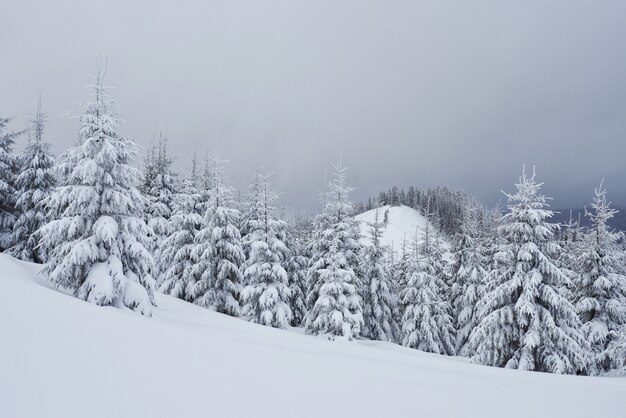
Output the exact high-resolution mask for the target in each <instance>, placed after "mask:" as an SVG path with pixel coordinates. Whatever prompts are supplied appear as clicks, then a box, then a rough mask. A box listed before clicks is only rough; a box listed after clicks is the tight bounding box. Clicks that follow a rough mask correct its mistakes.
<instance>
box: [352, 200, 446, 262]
mask: <svg viewBox="0 0 626 418" xmlns="http://www.w3.org/2000/svg"><path fill="white" fill-rule="evenodd" d="M378 211H379V212H378V213H379V215H378V216H379V217H380V219H379V222H383V220H384V219H385V213H386V214H387V223H386V225H385V227H384V228H383V236H382V238H381V243H382V245H386V246H388V247H389V248H392V249H393V251H394V252H396V253H397V254H401V252H402V242H403V241H404V240H405V239H406V240H407V245H409V248H408V250H410V249H411V247H410V246H412V245H413V239H414V237H415V235H416V234H417V237H418V241H420V242H421V237H423V235H424V231H425V230H426V225H427V224H428V220H426V218H425V217H424V216H422V215H421V214H420V213H419V212H418V211H417V210H415V209H413V208H410V207H408V206H381V207H380V208H379V209H378ZM375 216H376V210H375V209H372V210H369V211H367V212H363V213H361V214H359V215H357V216H356V217H355V218H356V220H357V221H359V223H360V225H361V235H362V236H363V243H364V244H366V245H367V244H368V243H369V238H368V237H369V234H370V232H369V231H370V227H369V224H370V223H372V222H374V217H375ZM428 225H429V228H430V232H431V233H433V234H434V231H435V228H434V227H433V225H432V224H428ZM441 243H442V245H443V247H444V248H445V247H449V245H448V244H447V243H446V242H444V240H443V238H442V239H441Z"/></svg>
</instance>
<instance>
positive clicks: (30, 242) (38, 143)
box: [8, 98, 56, 263]
mask: <svg viewBox="0 0 626 418" xmlns="http://www.w3.org/2000/svg"><path fill="white" fill-rule="evenodd" d="M45 123H46V114H45V113H43V112H42V111H41V98H40V99H39V101H38V103H37V113H35V115H34V117H33V118H32V119H30V120H29V121H28V125H29V126H28V132H29V142H28V145H27V146H26V148H25V149H24V151H23V152H22V154H21V155H20V156H19V165H20V167H21V172H20V174H19V175H18V176H17V179H16V180H15V187H16V189H17V195H16V196H17V200H16V206H17V208H18V212H19V217H18V218H17V221H16V222H15V224H14V225H13V233H12V235H11V240H10V242H11V248H9V250H8V253H9V254H11V255H12V256H13V257H16V258H19V259H21V260H24V261H31V262H35V263H41V262H43V261H44V258H43V257H42V254H41V253H40V248H38V244H39V239H38V237H37V236H36V234H35V231H37V230H38V229H39V228H41V227H42V226H43V225H44V224H45V223H46V209H45V207H44V204H43V202H44V201H45V199H46V198H47V197H48V196H49V195H50V192H51V191H52V190H53V189H54V187H55V186H56V179H55V176H54V175H53V173H52V168H53V166H54V157H53V156H52V154H51V153H50V144H49V143H48V142H45V141H44V139H43V133H44V128H45Z"/></svg>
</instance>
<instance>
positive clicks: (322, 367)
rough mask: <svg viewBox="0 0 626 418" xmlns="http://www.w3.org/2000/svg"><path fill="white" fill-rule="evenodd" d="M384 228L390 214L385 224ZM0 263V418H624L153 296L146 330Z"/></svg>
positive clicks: (380, 346) (615, 381)
mask: <svg viewBox="0 0 626 418" xmlns="http://www.w3.org/2000/svg"><path fill="white" fill-rule="evenodd" d="M392 216H393V213H392ZM39 268H40V267H39V266H38V265H35V264H28V263H23V262H19V261H16V260H14V259H13V258H11V257H9V256H6V255H2V254H0V271H2V274H1V275H0V288H1V289H2V291H1V292H0V335H1V338H2V339H1V343H0V416H1V417H11V418H20V417H43V416H45V417H63V418H71V417H80V418H84V417H107V418H108V417H116V418H117V417H133V418H136V417H144V416H145V417H265V416H267V417H296V416H297V417H355V416H358V417H377V418H379V417H416V416H421V417H460V416H464V417H467V416H476V417H503V416H506V417H509V418H514V417H520V418H521V417H524V418H526V417H529V416H549V417H568V418H574V417H581V418H582V417H605V418H607V417H623V416H625V415H626V397H625V396H624V393H626V379H624V378H592V377H577V376H559V375H550V374H542V373H532V372H520V371H516V370H503V369H497V368H490V367H485V366H480V365H474V364H470V363H468V362H466V361H465V360H464V359H460V358H451V357H442V356H437V355H433V354H426V353H422V352H419V351H416V350H411V349H407V348H404V347H400V346H397V345H394V344H390V343H382V342H373V341H362V342H359V341H353V342H345V341H334V342H332V341H327V340H324V339H322V338H315V337H310V336H306V335H302V334H301V332H300V330H294V329H292V330H287V331H286V330H279V329H273V328H268V327H264V326H261V325H255V324H251V323H248V322H245V321H242V320H240V319H235V318H231V317H229V316H226V315H222V314H218V313H215V312H211V311H208V310H206V309H203V308H200V307H197V306H194V305H192V304H188V303H185V302H183V301H180V300H178V299H174V298H172V297H169V296H163V295H157V300H156V301H157V305H158V307H157V308H155V309H154V314H153V317H152V318H147V317H144V316H142V315H139V314H137V313H134V312H132V311H130V310H128V309H125V308H122V309H119V308H112V307H99V306H96V305H93V304H89V303H86V302H83V301H81V300H78V299H76V298H74V297H72V296H68V295H66V294H63V293H61V292H58V291H56V290H54V289H51V288H50V286H48V285H47V284H46V283H44V282H43V281H42V280H41V279H40V278H38V277H37V271H38V270H39Z"/></svg>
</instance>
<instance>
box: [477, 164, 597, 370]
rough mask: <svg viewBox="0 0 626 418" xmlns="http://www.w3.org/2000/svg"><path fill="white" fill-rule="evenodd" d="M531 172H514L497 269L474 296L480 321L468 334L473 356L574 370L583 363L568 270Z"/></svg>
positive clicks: (518, 366) (527, 367) (487, 360)
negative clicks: (565, 291)
mask: <svg viewBox="0 0 626 418" xmlns="http://www.w3.org/2000/svg"><path fill="white" fill-rule="evenodd" d="M541 186H542V184H541V183H537V182H536V181H535V173H534V171H533V174H532V176H530V177H528V176H527V175H526V172H525V171H524V172H523V173H522V176H521V177H520V180H519V183H518V184H517V185H516V187H517V193H515V194H507V197H508V199H509V213H507V214H506V215H505V216H504V217H503V225H502V226H501V231H502V233H503V235H504V237H505V238H506V241H507V242H506V244H504V245H503V246H502V247H501V248H500V249H499V252H498V253H497V254H496V257H497V259H498V263H499V264H498V266H499V267H498V269H497V270H495V271H493V272H491V273H490V279H491V281H492V283H491V284H488V289H490V291H488V292H487V293H486V294H485V295H484V296H483V298H482V299H481V300H480V302H479V303H478V312H479V315H480V317H481V322H480V323H479V325H478V326H477V327H476V328H475V329H474V331H473V332H472V333H471V335H470V339H469V344H470V349H471V351H472V352H473V353H474V354H473V359H474V361H476V362H479V363H482V364H487V365H491V366H499V367H508V368H515V369H521V370H535V371H544V372H552V373H575V372H576V371H577V370H580V369H582V368H583V367H584V366H585V351H586V343H585V341H584V339H583V336H582V334H581V333H580V326H581V324H580V320H579V319H578V316H577V315H576V311H575V309H574V306H572V304H571V303H570V302H569V301H568V300H567V299H566V298H565V297H564V296H563V294H562V288H563V287H564V286H566V285H567V284H568V277H567V275H565V274H564V273H563V271H562V270H561V268H560V267H559V265H558V263H557V262H556V261H555V260H556V257H558V253H559V251H560V247H559V245H558V244H557V243H556V242H555V241H554V237H553V236H554V230H555V225H553V224H550V223H548V219H549V218H550V217H551V216H552V211H550V210H549V209H547V206H548V205H547V203H546V197H545V196H543V195H541V194H540V193H539V191H540V189H541Z"/></svg>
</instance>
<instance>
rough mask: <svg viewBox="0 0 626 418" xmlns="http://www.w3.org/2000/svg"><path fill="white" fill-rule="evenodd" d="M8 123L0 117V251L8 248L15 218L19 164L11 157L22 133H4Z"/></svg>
mask: <svg viewBox="0 0 626 418" xmlns="http://www.w3.org/2000/svg"><path fill="white" fill-rule="evenodd" d="M9 121H10V119H8V118H3V117H0V251H4V250H6V249H7V248H9V246H10V244H11V234H12V232H13V225H14V224H15V219H16V218H17V213H16V209H15V199H16V195H15V180H16V176H17V172H18V168H19V164H18V161H17V159H16V158H15V155H13V145H14V144H15V139H16V138H17V137H18V136H19V135H21V134H22V132H23V131H20V132H4V131H5V130H6V127H7V125H8V123H9Z"/></svg>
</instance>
